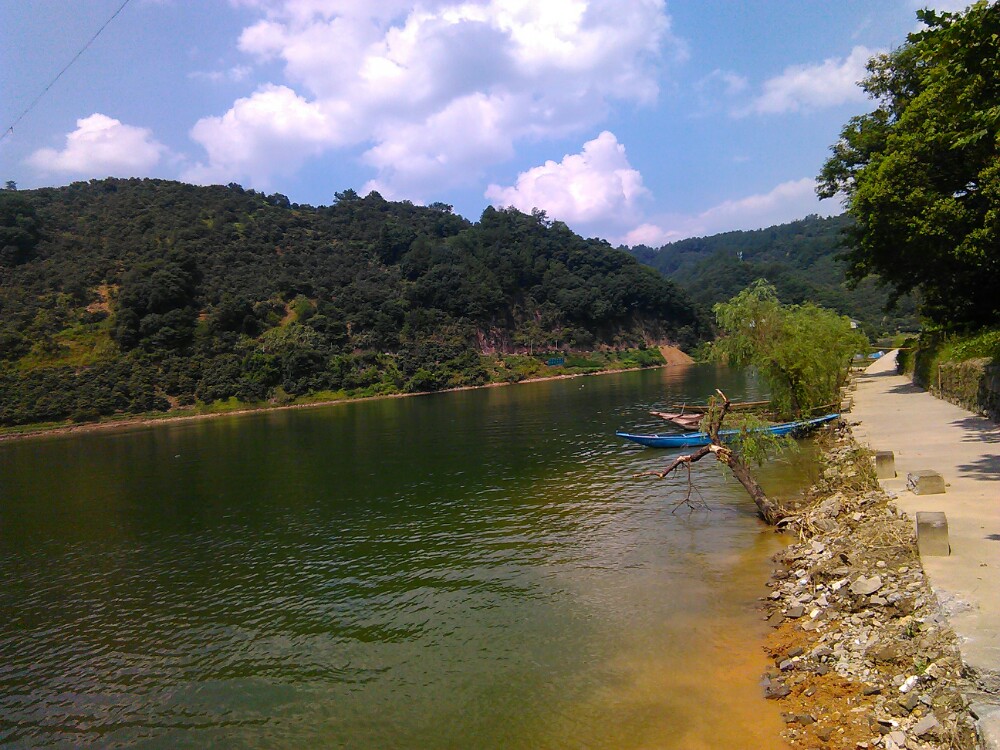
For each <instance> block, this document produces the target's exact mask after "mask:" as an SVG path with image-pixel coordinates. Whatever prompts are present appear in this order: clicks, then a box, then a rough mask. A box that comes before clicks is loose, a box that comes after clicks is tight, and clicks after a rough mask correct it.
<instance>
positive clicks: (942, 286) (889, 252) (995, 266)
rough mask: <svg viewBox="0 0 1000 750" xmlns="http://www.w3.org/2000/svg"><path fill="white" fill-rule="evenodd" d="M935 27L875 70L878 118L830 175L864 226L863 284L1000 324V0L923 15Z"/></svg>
mask: <svg viewBox="0 0 1000 750" xmlns="http://www.w3.org/2000/svg"><path fill="white" fill-rule="evenodd" d="M917 16H918V17H919V18H920V20H921V21H922V22H923V23H924V24H925V25H926V28H925V29H923V30H921V31H918V32H915V33H913V34H910V35H909V37H908V38H907V42H906V43H905V44H903V45H902V46H901V47H899V48H898V49H896V50H894V51H893V52H890V53H887V54H882V55H877V56H876V57H874V58H872V59H871V60H870V61H869V63H868V72H869V74H868V77H867V78H866V79H865V80H864V81H863V82H862V86H863V87H864V89H865V90H866V91H867V92H868V93H869V94H870V95H871V97H872V98H873V99H875V101H876V102H877V104H878V106H877V107H876V109H875V110H874V111H873V112H870V113H869V114H866V115H861V116H859V117H855V118H852V119H851V120H850V121H849V122H848V123H847V125H846V126H845V127H844V129H843V131H842V132H841V136H840V139H839V140H838V142H837V143H836V144H835V145H834V146H833V147H832V152H833V155H832V156H831V157H830V158H829V160H828V161H827V162H826V164H825V165H824V167H823V170H822V172H821V173H820V175H819V178H818V183H819V184H818V188H817V192H818V193H819V195H820V196H821V197H833V196H835V195H837V194H838V193H840V194H843V195H844V196H845V197H846V198H845V203H846V207H847V210H848V212H849V213H850V214H851V216H852V217H853V218H854V220H855V222H856V227H855V229H854V230H853V232H852V234H853V237H852V242H851V249H850V250H849V252H848V254H847V256H846V257H847V259H848V262H849V271H850V274H851V276H852V278H854V279H856V280H857V279H861V278H864V277H865V276H867V275H868V274H871V273H874V274H878V275H879V277H881V279H883V280H884V281H885V282H887V283H888V284H890V285H891V286H892V287H893V288H894V290H895V292H896V293H897V294H902V293H905V292H908V291H911V290H918V291H919V292H920V293H921V294H922V297H923V300H924V308H923V312H924V313H925V314H926V315H927V316H928V317H930V318H931V319H932V320H934V321H936V322H939V323H973V324H983V323H991V322H995V321H996V320H998V319H1000V296H998V295H997V294H996V289H997V288H998V287H1000V251H998V248H1000V234H998V233H1000V4H998V3H997V2H986V0H980V2H977V3H975V4H973V5H972V6H970V7H969V9H968V10H967V11H965V12H964V13H938V12H935V11H932V10H922V11H919V12H918V13H917Z"/></svg>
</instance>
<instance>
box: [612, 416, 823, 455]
mask: <svg viewBox="0 0 1000 750" xmlns="http://www.w3.org/2000/svg"><path fill="white" fill-rule="evenodd" d="M839 416H840V415H839V414H826V415H824V416H822V417H816V418H815V419H805V420H802V421H800V422H785V423H784V424H776V425H771V426H770V427H762V428H760V429H759V430H756V431H758V432H768V433H770V434H772V435H777V436H779V437H780V436H782V435H791V434H792V433H796V432H804V431H806V430H809V429H811V428H813V427H817V426H818V425H821V424H824V423H826V422H831V421H833V420H834V419H836V418H837V417H839ZM739 433H740V431H739V430H721V431H720V432H719V438H720V439H721V440H722V441H723V442H725V441H726V440H731V439H732V438H733V437H735V436H736V435H738V434H739ZM615 434H616V435H617V436H618V437H621V438H625V439H626V440H631V441H632V442H633V443H638V444H639V445H645V446H646V447H647V448H694V447H697V446H701V445H708V444H709V442H711V441H710V439H709V437H708V435H707V434H706V433H704V432H685V433H681V434H679V435H677V434H675V435H635V434H633V433H631V432H616V433H615Z"/></svg>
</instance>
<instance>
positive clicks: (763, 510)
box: [638, 390, 787, 526]
mask: <svg viewBox="0 0 1000 750" xmlns="http://www.w3.org/2000/svg"><path fill="white" fill-rule="evenodd" d="M716 393H718V394H719V396H720V397H721V398H722V408H721V409H720V410H719V411H718V414H717V415H713V417H714V418H713V419H712V420H711V421H710V422H709V425H708V430H707V432H708V437H709V440H710V441H711V442H710V443H709V444H708V445H706V446H703V447H701V448H699V449H698V450H696V451H695V452H694V453H690V454H688V455H684V456H678V457H677V458H675V459H674V460H673V462H671V464H670V465H669V466H668V467H667V468H665V469H663V470H662V471H646V472H643V473H642V474H639V475H638V476H645V475H651V476H655V477H657V478H659V479H663V478H664V477H666V476H668V475H669V474H671V473H672V472H674V471H675V470H676V469H677V468H678V467H680V466H683V467H685V468H686V469H687V471H688V493H687V497H686V498H685V499H684V500H682V501H681V502H680V503H678V506H680V505H682V504H686V505H688V507H693V505H692V504H691V501H690V498H691V489H692V487H691V464H693V463H697V462H698V461H700V460H701V459H703V458H704V457H705V456H707V455H710V454H711V455H713V456H715V458H716V460H717V461H720V462H721V463H724V464H725V465H726V466H728V467H729V469H730V470H731V471H732V472H733V476H734V477H736V479H737V481H739V483H740V484H742V485H743V487H744V488H745V489H746V491H747V492H748V493H749V495H750V497H751V498H753V501H754V504H755V505H756V506H757V513H758V514H759V515H760V517H761V518H763V519H764V521H765V522H767V523H768V524H771V525H772V526H773V525H774V524H776V523H778V522H779V521H780V520H781V519H782V518H784V517H785V516H786V515H787V513H786V512H785V511H784V510H782V508H781V506H780V505H778V504H777V503H775V502H773V501H772V500H771V499H770V498H768V496H767V495H766V494H765V493H764V490H763V489H761V486H760V485H759V484H758V483H757V480H756V479H755V478H754V476H753V473H752V472H751V471H750V467H749V466H747V464H746V462H745V461H743V459H742V458H741V457H740V456H739V454H738V453H736V452H734V451H733V450H732V449H730V448H727V447H726V446H724V445H723V444H722V441H721V440H720V439H719V429H720V428H721V427H722V420H723V419H725V418H726V414H727V413H728V412H729V409H730V407H731V403H730V401H729V398H728V397H727V396H726V394H724V393H723V392H722V391H720V390H716Z"/></svg>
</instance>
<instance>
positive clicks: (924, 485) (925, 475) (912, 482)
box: [906, 469, 944, 495]
mask: <svg viewBox="0 0 1000 750" xmlns="http://www.w3.org/2000/svg"><path fill="white" fill-rule="evenodd" d="M906 488H907V489H908V490H911V491H912V492H913V494H914V495H940V494H941V493H942V492H944V477H942V476H941V475H940V474H938V473H937V472H936V471H931V470H930V469H923V470H921V471H911V472H910V473H909V474H907V475H906Z"/></svg>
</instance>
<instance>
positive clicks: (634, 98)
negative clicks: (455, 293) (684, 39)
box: [192, 0, 685, 198]
mask: <svg viewBox="0 0 1000 750" xmlns="http://www.w3.org/2000/svg"><path fill="white" fill-rule="evenodd" d="M232 1H233V2H235V3H237V4H239V5H242V6H245V7H250V8H254V9H256V10H257V11H258V12H259V13H260V14H261V17H260V19H259V20H258V21H257V22H255V23H253V24H252V25H250V26H248V27H247V28H246V29H244V30H243V33H242V34H241V36H240V39H239V47H240V49H241V50H242V51H243V52H244V53H246V54H248V55H250V56H251V57H252V58H253V59H254V60H256V61H258V62H260V63H268V62H274V61H277V62H279V63H281V64H282V65H283V70H284V75H285V77H286V79H287V85H285V86H282V87H275V86H272V88H284V89H287V91H288V92H289V93H291V94H292V95H293V96H294V97H295V98H296V99H297V100H298V102H297V103H296V108H297V109H299V110H301V109H303V108H306V107H307V108H309V109H311V110H313V111H315V112H317V113H321V114H322V118H323V120H324V124H323V127H321V128H316V129H315V131H314V132H315V133H318V134H320V135H319V136H318V137H317V136H313V135H311V136H310V137H309V139H308V142H309V144H310V149H314V150H315V151H316V152H318V151H321V150H324V149H331V148H337V147H344V146H357V145H367V146H368V147H369V149H368V151H367V152H366V153H365V155H364V157H363V161H364V162H365V163H367V164H369V165H371V166H372V167H374V168H375V169H376V170H377V172H376V175H375V183H377V184H380V185H383V186H385V187H386V189H389V190H397V191H406V192H407V193H409V194H410V196H411V197H414V198H419V197H421V193H422V194H427V193H428V191H432V190H435V191H437V190H440V189H441V188H444V187H448V186H453V185H456V184H461V183H468V182H472V181H473V180H474V179H475V177H476V175H478V174H480V173H481V170H483V169H484V168H485V167H487V166H489V165H491V164H496V163H498V162H500V161H503V160H505V159H508V158H510V156H511V155H512V153H513V148H514V144H515V143H516V142H517V141H518V140H522V139H544V138H551V137H560V136H565V135H566V134H567V133H573V132H579V131H581V130H583V129H584V128H588V127H593V125H594V124H595V123H597V122H599V121H600V120H601V119H602V118H604V117H605V116H606V115H607V113H608V112H609V110H610V108H611V107H612V106H613V105H614V103H615V102H621V101H626V102H632V103H639V104H644V103H649V102H652V101H654V100H655V98H656V96H657V94H658V79H659V75H660V65H661V62H662V57H663V54H664V52H666V53H667V55H666V56H667V57H668V58H671V57H672V58H674V59H676V58H682V57H683V55H684V54H685V52H684V48H683V45H682V44H681V43H680V42H678V41H677V40H676V39H675V38H674V37H673V36H672V35H671V33H670V19H669V17H668V16H667V15H666V12H665V9H664V0H633V1H632V2H629V3H620V2H617V1H616V0H546V2H535V1H534V0H467V1H465V2H462V1H461V0H450V1H447V0H427V1H425V2H423V3H421V4H420V5H418V6H416V7H414V6H413V5H412V3H411V2H409V1H406V2H404V1H403V0H383V1H380V2H366V1H363V0H232ZM259 96H260V92H258V94H254V95H253V96H252V97H250V98H249V99H241V100H239V101H238V102H236V103H235V104H234V105H233V107H232V108H231V109H230V110H229V111H228V112H226V113H225V114H224V115H223V116H221V117H213V118H205V119H204V120H202V121H200V122H199V123H198V124H197V125H196V126H195V128H194V130H193V131H192V136H193V137H194V138H195V140H197V141H199V142H201V143H202V144H203V145H205V146H206V149H207V151H208V158H207V161H206V162H205V163H204V164H202V165H200V169H201V170H202V171H203V172H205V173H206V174H213V175H222V174H223V173H225V174H227V175H229V177H230V178H233V179H235V178H241V177H245V176H248V175H250V176H252V179H254V180H260V179H266V178H267V177H268V176H270V175H272V174H280V173H282V172H286V171H287V169H288V163H289V162H288V159H287V158H286V156H285V154H284V153H283V151H282V148H281V145H282V140H281V138H279V137H278V135H279V132H280V129H279V128H272V127H269V126H268V125H267V124H266V123H265V122H264V120H263V119H262V117H261V108H253V109H252V108H249V107H248V104H247V102H248V101H251V100H254V99H255V98H258V97H259ZM251 116H252V117H251ZM271 116H274V117H278V116H280V112H278V111H277V110H271ZM247 117H251V119H250V120H249V121H247ZM251 131H252V132H260V131H268V132H269V133H271V134H272V135H273V136H274V137H268V138H262V139H254V138H249V137H248V136H247V134H248V132H251ZM228 140H236V141H238V142H239V143H240V144H241V150H240V151H239V153H237V152H236V151H235V150H233V149H229V148H225V147H224V146H223V144H225V142H226V141H228ZM255 146H256V147H255ZM289 147H290V148H291V151H292V154H293V159H292V161H293V162H295V161H296V158H295V157H296V156H297V157H298V158H299V159H301V153H302V139H301V137H300V134H299V133H297V132H293V133H291V134H290V135H289ZM311 152H312V151H310V153H311Z"/></svg>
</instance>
